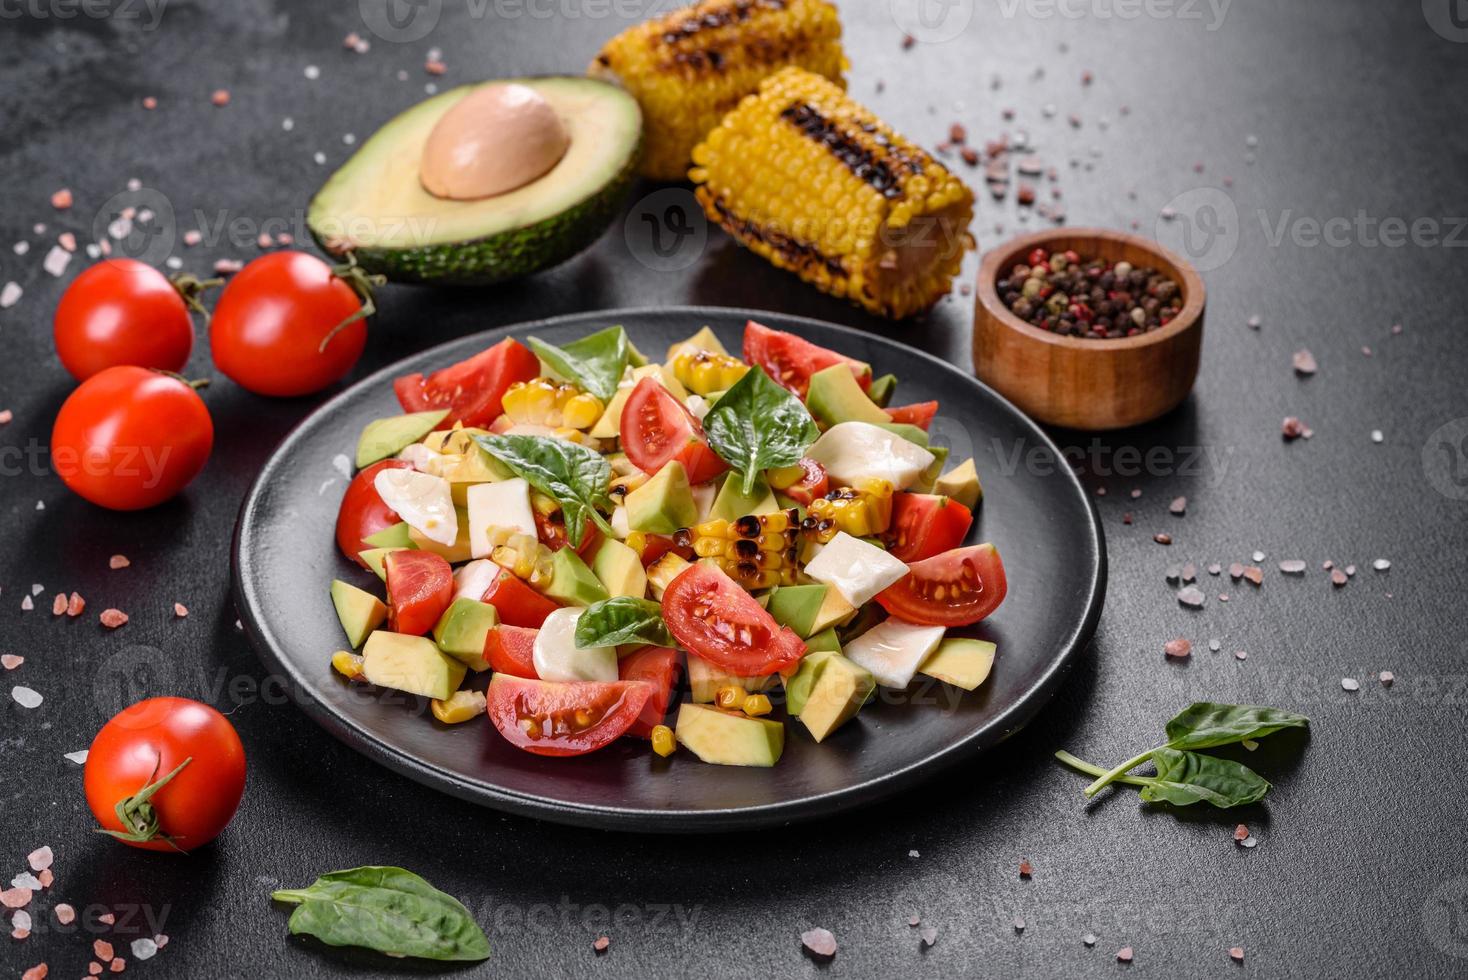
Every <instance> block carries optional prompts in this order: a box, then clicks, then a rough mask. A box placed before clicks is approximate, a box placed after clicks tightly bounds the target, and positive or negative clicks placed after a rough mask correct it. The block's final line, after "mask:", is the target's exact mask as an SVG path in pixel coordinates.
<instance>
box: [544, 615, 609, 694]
mask: <svg viewBox="0 0 1468 980" xmlns="http://www.w3.org/2000/svg"><path fill="white" fill-rule="evenodd" d="M585 611H586V610H584V609H579V608H575V609H573V608H569V607H567V608H563V609H557V610H556V611H555V612H553V613H551V614H550V615H549V616H547V617H545V622H544V623H542V624H541V626H540V632H539V633H536V634H535V646H534V647H533V649H532V654H531V655H532V659H533V660H534V661H535V674H536V676H537V677H539V678H540V679H541V680H543V681H614V680H616V679H617V648H616V647H587V648H586V649H581V648H578V647H577V646H576V622H577V621H578V620H579V619H580V618H581V614H582V613H583V612H585Z"/></svg>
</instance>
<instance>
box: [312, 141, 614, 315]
mask: <svg viewBox="0 0 1468 980" xmlns="http://www.w3.org/2000/svg"><path fill="white" fill-rule="evenodd" d="M641 157H642V141H641V140H639V141H638V143H637V146H636V147H635V148H634V149H633V151H632V153H631V154H629V156H628V158H627V162H626V163H625V164H624V165H623V166H622V169H621V170H620V171H618V173H617V176H615V177H613V178H612V180H611V181H609V182H608V183H607V185H606V186H605V187H603V188H601V189H600V190H598V191H597V192H595V193H594V194H592V195H591V196H589V197H587V198H585V199H584V200H582V201H581V202H580V203H578V204H574V205H572V206H571V207H569V208H567V209H566V210H564V211H562V212H561V213H560V214H557V215H555V216H554V217H551V218H547V219H546V220H544V221H541V222H539V223H538V224H534V225H531V226H530V227H528V228H517V229H513V230H511V231H505V232H500V233H499V234H498V235H491V236H489V237H488V238H478V239H474V240H472V241H467V242H443V243H440V244H437V245H426V246H424V247H422V248H357V249H353V250H352V253H353V254H354V255H355V256H356V257H357V264H358V265H360V266H361V267H362V268H363V269H366V270H367V271H368V272H370V273H374V274H378V275H384V276H387V278H388V279H389V280H390V281H392V282H403V283H428V284H432V285H435V286H492V285H494V284H495V283H499V282H506V281H508V280H510V279H519V278H522V277H524V276H528V275H533V274H534V273H537V272H541V271H543V270H545V269H549V268H551V267H552V266H556V265H560V264H561V263H562V262H565V261H566V260H567V259H569V258H571V257H572V256H574V255H577V254H578V253H580V252H582V251H585V250H586V249H587V248H589V247H590V246H591V245H592V244H593V243H595V242H596V240H597V239H598V238H600V237H601V236H602V234H603V233H604V232H605V231H606V230H607V228H608V227H610V226H611V224H612V222H613V221H615V220H616V218H617V216H618V215H619V214H621V212H622V206H623V205H624V204H625V203H626V200H627V196H628V193H629V192H630V191H631V189H632V183H633V181H634V180H635V179H636V177H637V163H638V160H640V159H641ZM315 208H316V202H315V200H314V199H313V200H312V202H311V208H310V209H309V210H308V211H307V213H306V226H307V228H309V229H310V231H311V237H312V238H314V239H315V240H316V244H317V245H319V246H320V247H321V250H322V251H323V252H326V253H327V254H328V255H334V256H337V257H338V258H343V257H345V256H346V250H345V249H340V248H337V249H333V248H332V247H331V246H330V245H329V244H328V243H327V239H326V238H325V236H324V235H323V234H322V233H321V232H319V231H318V230H317V229H316V225H315Z"/></svg>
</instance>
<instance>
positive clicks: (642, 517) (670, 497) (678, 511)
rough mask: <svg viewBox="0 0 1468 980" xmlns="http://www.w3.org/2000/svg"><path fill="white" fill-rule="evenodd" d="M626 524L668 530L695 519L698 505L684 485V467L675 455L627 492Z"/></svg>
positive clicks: (636, 527) (685, 483)
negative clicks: (640, 483)
mask: <svg viewBox="0 0 1468 980" xmlns="http://www.w3.org/2000/svg"><path fill="white" fill-rule="evenodd" d="M624 503H625V506H626V508H627V526H628V527H629V528H631V529H632V530H634V531H650V532H652V533H654V534H672V533H673V532H674V531H676V530H678V529H679V528H683V527H692V526H693V525H694V524H697V523H698V505H697V504H695V503H694V502H693V489H692V488H691V487H690V486H689V485H688V471H687V470H685V469H684V468H683V464H682V463H680V462H678V461H677V460H676V459H675V460H672V461H671V462H668V463H665V464H663V468H662V469H660V470H658V471H657V473H656V474H655V475H654V476H653V477H652V479H650V480H648V481H647V482H646V483H644V484H643V485H642V486H640V487H638V488H637V489H636V490H633V491H632V492H631V493H629V494H627V499H626V501H625V502H624Z"/></svg>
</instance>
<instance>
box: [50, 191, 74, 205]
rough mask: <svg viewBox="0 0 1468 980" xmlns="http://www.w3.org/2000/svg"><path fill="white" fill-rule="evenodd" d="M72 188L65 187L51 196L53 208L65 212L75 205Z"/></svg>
mask: <svg viewBox="0 0 1468 980" xmlns="http://www.w3.org/2000/svg"><path fill="white" fill-rule="evenodd" d="M73 200H74V199H73V198H72V196H71V190H70V188H66V187H63V188H61V190H59V191H57V192H56V193H54V194H52V195H51V206H52V207H53V208H55V209H56V210H58V211H65V210H66V209H67V208H69V207H71V205H72V203H73Z"/></svg>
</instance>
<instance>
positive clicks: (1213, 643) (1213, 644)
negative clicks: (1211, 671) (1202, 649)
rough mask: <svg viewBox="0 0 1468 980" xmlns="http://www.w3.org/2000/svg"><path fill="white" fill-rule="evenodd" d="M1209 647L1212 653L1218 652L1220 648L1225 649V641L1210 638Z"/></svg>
mask: <svg viewBox="0 0 1468 980" xmlns="http://www.w3.org/2000/svg"><path fill="white" fill-rule="evenodd" d="M1208 649H1209V651H1210V652H1212V653H1217V652H1218V651H1219V650H1222V649H1223V643H1222V642H1221V641H1219V640H1209V641H1208Z"/></svg>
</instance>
